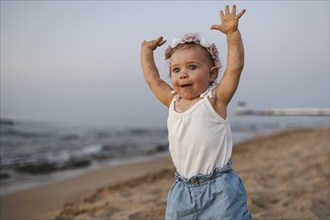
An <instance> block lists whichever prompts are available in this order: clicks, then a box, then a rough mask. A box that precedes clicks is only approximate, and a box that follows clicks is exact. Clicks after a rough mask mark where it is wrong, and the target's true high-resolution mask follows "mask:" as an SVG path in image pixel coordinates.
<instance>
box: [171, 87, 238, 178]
mask: <svg viewBox="0 0 330 220" xmlns="http://www.w3.org/2000/svg"><path fill="white" fill-rule="evenodd" d="M211 93H212V91H209V90H208V91H206V92H205V93H204V94H202V95H201V97H203V98H202V99H201V100H199V101H198V102H197V103H195V104H194V105H193V106H192V107H190V109H188V110H187V111H185V112H183V113H178V112H176V111H175V109H174V105H175V102H176V101H177V100H178V99H179V98H180V96H178V95H176V96H175V97H174V98H173V100H172V102H171V104H170V107H169V116H168V119H167V128H168V139H169V149H170V153H171V157H172V160H173V163H174V166H175V167H176V169H177V172H178V173H179V174H180V175H182V176H184V177H185V178H188V179H189V178H191V177H192V176H195V175H198V174H209V173H211V172H212V170H213V169H214V168H216V167H222V166H224V165H226V164H227V163H228V161H229V160H230V158H231V153H232V147H233V141H232V134H231V128H230V125H229V122H228V118H227V119H226V120H225V119H223V118H222V117H221V116H220V115H218V113H216V112H215V110H214V109H213V106H212V104H211V103H210V101H209V99H208V97H209V96H210V95H211Z"/></svg>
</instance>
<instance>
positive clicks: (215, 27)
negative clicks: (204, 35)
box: [211, 24, 219, 30]
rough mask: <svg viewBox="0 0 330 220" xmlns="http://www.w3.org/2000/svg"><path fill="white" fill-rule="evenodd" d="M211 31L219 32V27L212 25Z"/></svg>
mask: <svg viewBox="0 0 330 220" xmlns="http://www.w3.org/2000/svg"><path fill="white" fill-rule="evenodd" d="M211 30H219V25H217V24H214V25H212V26H211Z"/></svg>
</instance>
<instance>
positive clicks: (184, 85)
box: [181, 84, 192, 88]
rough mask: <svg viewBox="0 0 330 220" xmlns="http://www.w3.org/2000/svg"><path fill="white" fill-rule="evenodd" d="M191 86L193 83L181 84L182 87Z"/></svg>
mask: <svg viewBox="0 0 330 220" xmlns="http://www.w3.org/2000/svg"><path fill="white" fill-rule="evenodd" d="M189 86H192V84H183V85H181V88H185V87H189Z"/></svg>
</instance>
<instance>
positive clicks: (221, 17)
mask: <svg viewBox="0 0 330 220" xmlns="http://www.w3.org/2000/svg"><path fill="white" fill-rule="evenodd" d="M223 17H225V15H224V14H223V11H222V10H221V11H220V19H221V20H222V19H223Z"/></svg>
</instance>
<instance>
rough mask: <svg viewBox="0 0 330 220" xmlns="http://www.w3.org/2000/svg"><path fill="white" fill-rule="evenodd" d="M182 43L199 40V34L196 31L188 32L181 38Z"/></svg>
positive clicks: (197, 41)
mask: <svg viewBox="0 0 330 220" xmlns="http://www.w3.org/2000/svg"><path fill="white" fill-rule="evenodd" d="M181 42H182V43H191V42H196V43H199V42H200V36H199V35H198V34H197V33H188V34H185V35H183V37H182V38H181Z"/></svg>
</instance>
